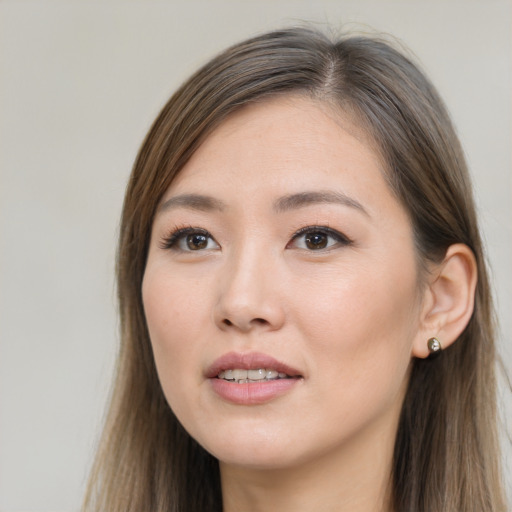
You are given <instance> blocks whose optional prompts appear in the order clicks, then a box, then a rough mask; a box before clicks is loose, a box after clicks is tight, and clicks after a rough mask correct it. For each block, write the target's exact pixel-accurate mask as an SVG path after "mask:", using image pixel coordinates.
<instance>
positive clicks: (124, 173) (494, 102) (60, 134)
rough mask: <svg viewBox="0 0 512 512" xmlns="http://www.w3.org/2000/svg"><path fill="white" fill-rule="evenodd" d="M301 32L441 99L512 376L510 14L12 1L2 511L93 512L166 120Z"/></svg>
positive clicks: (7, 49) (375, 5)
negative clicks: (242, 62) (391, 64)
mask: <svg viewBox="0 0 512 512" xmlns="http://www.w3.org/2000/svg"><path fill="white" fill-rule="evenodd" d="M303 21H313V22H314V23H315V25H316V26H320V27H323V26H326V25H327V24H329V25H330V26H332V27H334V28H335V29H336V30H340V29H342V30H349V29H351V28H359V29H361V27H362V26H363V29H364V25H367V26H368V27H373V28H374V29H376V30H377V31H382V32H387V33H391V34H393V35H394V36H396V37H398V38H399V39H401V40H403V41H404V43H405V44H406V45H407V46H408V47H409V48H410V49H411V50H412V51H413V52H414V55H415V56H416V58H417V60H418V61H419V62H420V63H421V64H422V66H423V68H424V69H425V70H426V71H427V73H428V74H429V76H430V77H431V78H432V80H433V81H434V83H435V84H436V85H437V86H438V88H439V90H440V92H441V94H442V96H443V97H444V99H445V101H446V103H447V105H448V108H449V110H450V111H451V113H452V116H453V118H454V121H455V124H456V126H457V128H458V131H459V134H460V137H461V139H462V143H463V145H464V148H465V150H466V153H467V157H468V160H469V164H470V168H471V171H472V173H473V176H474V182H475V190H476V196H477V201H478V206H479V210H480V214H481V222H482V227H483V230H484V236H485V239H486V243H487V247H488V253H489V261H490V265H491V267H492V276H493V282H494V289H495V291H496V298H497V304H498V312H499V318H500V320H501V332H500V344H501V350H502V353H503V354H504V359H505V365H506V366H507V367H508V369H509V371H510V368H511V367H512V349H511V347H510V341H511V334H512V291H511V289H512V286H511V285H512V162H511V160H512V155H511V149H510V148H511V140H512V129H511V123H512V122H511V119H512V110H511V91H512V78H511V75H512V71H511V61H512V50H511V27H512V24H511V21H512V4H511V2H510V1H505V2H504V1H494V0H479V1H476V0H460V1H453V0H448V1H446V0H444V1H442V0H431V1H414V0H409V1H405V0H402V1H394V2H391V1H381V0H357V1H355V0H354V1H343V0H336V1H329V0H322V1H319V0H316V1H314V2H313V1H311V0H304V1H298V0H297V1H279V2H276V1H271V0H258V1H256V0H244V1H227V0H224V1H221V0H213V1H203V2H200V1H190V0H189V1H186V2H185V1H179V2H178V1H159V2H155V1H139V2H134V1H119V2H113V1H102V2H85V1H82V2H81V1H69V0H66V1H45V0H36V1H25V0H17V1H7V0H4V1H2V2H0V244H1V246H0V249H1V252H0V315H1V316H0V336H1V339H0V510H1V511H3V512H21V511H25V512H49V511H62V512H70V511H77V510H78V509H79V507H80V502H81V497H82V494H83V491H84V486H85V481H86V475H87V471H88V468H89V466H90V463H91V460H92V456H93V451H94V446H95V443H96V441H97V437H98V434H99V428H100V425H101V422H102V417H103V411H104V407H105V402H106V399H107V396H108V392H109V386H110V379H111V374H112V369H113V363H114V358H115V353H116V348H117V342H118V336H117V318H116V304H115V287H114V279H113V273H114V258H115V246H116V237H117V226H118V218H119V214H120V209H121V203H122V198H123V192H124V187H125V184H126V181H127V178H128V175H129V172H130V169H131V165H132V162H133V160H134V158H135V155H136V151H137V149H138V147H139V145H140V143H141V141H142V138H143V137H144V135H145V132H146V131H147V129H148V128H149V126H150V123H151V122H152V120H153V118H154V117H155V116H156V114H157V113H158V111H159V109H160V108H161V107H162V106H163V104H164V102H165V101H166V100H167V98H168V97H169V96H170V94H171V92H172V91H173V90H174V89H175V88H176V87H177V86H178V85H179V84H180V82H182V81H183V80H184V79H185V78H186V77H187V76H188V75H189V74H190V73H191V72H192V71H193V70H195V68H197V67H198V66H199V65H200V64H202V63H203V62H205V61H206V60H207V59H208V58H209V57H211V56H212V55H213V54H215V53H216V52H218V51H220V50H221V49H223V48H224V47H225V46H226V45H228V44H231V43H234V42H235V41H238V40H240V39H242V38H246V37H248V36H250V35H253V34H255V33H258V32H261V31H265V30H269V29H272V28H277V27H280V26H283V25H290V24H297V23H301V22H303ZM500 395H501V399H502V404H504V405H503V408H506V409H507V410H508V413H507V414H508V418H509V419H508V427H509V432H510V424H511V422H510V417H511V413H510V411H511V406H510V393H508V394H507V393H506V392H505V391H504V388H502V391H501V393H500ZM507 401H508V403H507V404H505V402H507ZM504 453H505V454H506V456H505V458H506V459H507V460H508V464H509V465H510V459H511V456H510V442H507V443H505V446H504ZM510 474H511V473H510V469H509V470H508V477H507V478H508V482H509V486H510V481H511V478H510Z"/></svg>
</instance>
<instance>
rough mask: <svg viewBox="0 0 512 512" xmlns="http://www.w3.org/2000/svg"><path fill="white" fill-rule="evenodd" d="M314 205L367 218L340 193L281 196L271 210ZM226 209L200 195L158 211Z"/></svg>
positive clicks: (164, 205) (167, 204) (356, 203)
mask: <svg viewBox="0 0 512 512" xmlns="http://www.w3.org/2000/svg"><path fill="white" fill-rule="evenodd" d="M314 204H340V205H342V206H348V207H350V208H355V209H356V210H359V211H361V212H362V213H364V214H365V215H367V216H369V214H368V212H367V211H366V209H365V208H364V206H363V205H362V204H361V203H360V202H359V201H357V200H356V199H353V198H351V197H349V196H347V195H345V194H343V193H341V192H334V191H330V190H327V191H311V192H299V193H297V194H290V195H287V196H283V197H280V198H279V199H277V200H276V201H275V202H274V206H273V208H274V211H275V212H276V213H284V212H287V211H290V210H296V209H299V208H305V207H307V206H310V205H314ZM226 207H227V205H226V203H224V202H223V201H221V200H220V199H216V198H214V197H211V196H205V195H201V194H181V195H178V196H174V197H171V198H169V199H167V201H164V202H163V203H162V204H161V205H160V207H159V208H158V210H159V211H160V212H163V211H168V210H172V209H174V208H186V209H189V210H197V211H202V212H209V211H223V210H225V209H226Z"/></svg>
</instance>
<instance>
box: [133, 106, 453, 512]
mask: <svg viewBox="0 0 512 512" xmlns="http://www.w3.org/2000/svg"><path fill="white" fill-rule="evenodd" d="M312 191H313V192H325V191H331V192H332V191H335V192H337V193H339V194H343V195H344V197H346V198H349V200H348V201H344V202H341V203H340V202H312V203H308V204H306V205H305V204H302V205H300V206H298V205H295V206H290V205H289V207H288V208H286V209H282V210H280V211H276V208H275V204H276V201H278V200H279V199H280V198H283V197H286V196H289V195H292V194H298V193H303V192H312ZM183 194H200V195H205V196H209V197H210V198H213V200H214V201H215V202H214V204H213V205H212V204H209V205H208V204H203V203H201V204H198V203H197V202H195V203H194V204H185V203H184V202H183V201H181V202H180V201H178V202H176V200H175V198H176V197H178V196H181V195H183ZM173 199H174V201H175V202H174V203H173ZM218 202H222V207H219V204H218ZM210 203H211V201H210ZM356 205H358V206H356ZM307 226H325V227H328V228H330V229H332V230H336V231H337V232H339V233H341V234H343V235H344V236H345V237H346V238H348V239H349V240H350V242H346V241H342V242H340V241H339V240H336V239H334V238H332V237H327V235H326V234H325V233H324V234H322V230H319V229H318V228H313V230H312V231H313V232H314V233H316V234H317V236H320V240H322V241H324V242H325V241H326V242H327V247H325V248H316V249H311V248H309V247H308V245H307V244H306V239H305V236H304V235H300V236H296V233H297V231H298V230H300V229H301V228H304V227H307ZM190 227H193V228H198V229H199V234H204V232H205V231H206V232H208V233H209V235H208V236H207V238H206V240H207V245H206V247H205V248H200V249H196V250H190V248H189V245H187V240H186V237H181V238H179V239H178V240H177V241H175V242H174V245H172V247H164V245H165V243H166V240H167V239H168V237H169V235H170V234H172V233H173V232H174V231H176V229H177V228H178V229H179V228H190ZM210 235H211V238H210ZM313 236H314V234H313ZM322 237H323V238H322ZM317 240H318V238H317ZM168 245H169V244H168ZM320 245H321V244H320ZM193 247H195V246H193ZM418 281H419V278H418V268H417V257H416V254H415V250H414V245H413V236H412V227H411V224H410V221H409V219H408V216H407V214H406V212H405V211H404V209H403V207H402V206H401V204H400V203H399V202H398V201H397V199H396V198H395V197H394V195H393V193H392V192H391V191H390V189H389V187H388V185H387V183H386V181H385V179H384V175H383V169H382V165H381V163H380V160H379V158H378V155H377V153H376V152H375V151H373V150H372V149H371V145H370V144H369V143H368V142H367V141H366V140H365V138H364V136H363V135H362V134H361V132H360V131H359V130H358V129H357V127H356V126H354V125H353V124H352V123H350V122H349V120H348V119H345V118H344V117H343V116H340V115H339V113H336V114H335V113H333V112H332V110H330V109H329V108H328V107H327V106H326V105H324V104H321V103H319V102H315V101H313V100H311V99H307V98H303V97H285V98H283V97H281V98H276V99H272V100H266V101H265V102H262V103H259V104H255V105H251V106H248V107H244V108H243V109H241V110H240V111H238V112H237V113H235V114H233V115H232V116H231V117H229V118H228V119H227V120H226V121H224V123H223V124H221V125H220V126H219V127H218V128H217V129H216V130H215V131H214V132H213V133H212V134H211V135H210V136H209V137H208V138H207V139H206V141H205V142H204V143H203V144H202V145H201V146H200V148H199V149H198V150H197V151H196V152H195V154H194V155H193V156H192V158H191V160H190V161H189V162H188V163H187V165H186V166H185V167H184V169H183V170H182V171H181V173H180V174H179V175H178V177H177V178H176V179H175V180H174V182H173V183H172V185H171V186H170V188H169V189H168V191H167V193H166V194H165V196H164V198H163V200H162V203H161V208H160V209H159V211H158V212H157V215H156V217H155V221H154V225H153V230H152V237H151V244H150V250H149V255H148V260H147V267H146V271H145V276H144V281H143V290H142V291H143V302H144V308H145V313H146V318H147V323H148V328H149V332H150V337H151V342H152V346H153V351H154V356H155V361H156V365H157V370H158V374H159V378H160V381H161V384H162V387H163V390H164V393H165V395H166V398H167V400H168V402H169V404H170V406H171V407H172V409H173V411H174V412H175V414H176V415H177V417H178V419H179V420H180V422H182V424H183V425H184V427H185V428H186V429H187V431H188V432H189V433H190V434H191V435H192V436H193V437H194V438H195V439H196V440H197V441H198V442H199V443H200V444H201V445H202V446H203V447H204V448H205V449H206V450H208V451H209V452H210V453H212V454H213V455H214V456H215V457H217V458H218V459H219V461H220V469H221V479H222V488H223V496H224V510H225V511H226V512H230V511H232V510H233V511H234V510H246V511H262V510H270V509H278V510H281V511H288V510H290V511H291V510H293V511H295V512H297V511H300V510H309V511H310V510H313V509H314V508H316V509H318V510H322V511H330V510H336V511H351V512H357V511H365V512H368V511H377V510H378V511H382V510H388V509H389V505H388V483H389V478H390V468H391V460H392V452H393V443H394V438H395V435H396V428H397V421H398V417H399V413H400V407H401V405H402V401H403V397H404V393H405V390H406V386H407V381H408V375H409V369H410V362H411V357H412V356H413V355H414V350H415V348H414V347H415V346H420V344H421V346H422V347H423V345H425V346H426V339H427V337H428V336H427V335H426V332H425V327H424V322H423V319H424V317H425V304H427V306H428V307H430V308H432V302H433V294H432V293H429V295H428V296H426V293H427V292H425V291H422V290H425V288H424V287H420V286H419V285H418ZM445 288H446V286H445ZM435 334H437V333H436V332H432V333H430V335H435ZM422 350H424V349H422ZM254 351H257V352H260V353H264V354H268V355H270V356H272V357H274V358H275V359H277V360H279V361H282V362H284V363H286V364H288V365H289V366H292V367H293V368H295V369H297V370H298V371H299V373H300V376H301V377H300V379H297V380H296V382H295V383H294V385H293V386H292V388H291V389H290V390H289V391H287V392H286V393H284V394H281V395H279V396H277V397H275V398H274V399H271V400H269V401H266V402H264V403H261V404H252V405H240V404H234V403H231V402H229V401H227V400H225V399H223V398H222V397H220V396H219V395H218V394H217V393H216V392H215V391H214V390H213V388H212V385H211V382H210V380H209V379H207V378H206V377H205V372H206V370H207V368H208V367H209V366H210V365H211V364H212V363H213V362H214V361H215V360H216V359H217V358H219V357H220V356H222V355H223V354H226V353H228V352H237V353H250V352H254ZM425 355H426V354H425Z"/></svg>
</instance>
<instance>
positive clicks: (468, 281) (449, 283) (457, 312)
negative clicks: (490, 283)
mask: <svg viewBox="0 0 512 512" xmlns="http://www.w3.org/2000/svg"><path fill="white" fill-rule="evenodd" d="M476 283H477V267H476V261H475V257H474V255H473V252H472V251H471V249H470V248H469V247H468V246H467V245H465V244H454V245H451V246H450V247H449V248H448V250H447V251H446V255H445V257H444V259H443V261H442V262H441V263H440V264H439V265H437V266H436V268H435V269H434V270H433V272H432V274H431V277H430V281H429V284H428V286H427V289H426V291H425V297H424V307H423V310H422V313H421V318H420V329H419V330H418V335H417V337H416V339H415V341H414V346H413V355H414V356H415V357H420V358H426V357H428V356H429V354H430V351H429V347H428V340H429V339H430V338H432V337H435V338H437V339H438V340H439V341H440V343H441V344H442V347H443V348H447V347H449V346H450V345H451V344H452V343H453V342H455V341H456V340H457V338H458V337H459V336H460V335H461V333H462V332H463V331H464V329H465V328H466V326H467V324H468V322H469V320H470V318H471V315H472V314H473V307H474V299H475V289H476Z"/></svg>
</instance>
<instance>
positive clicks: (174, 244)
mask: <svg viewBox="0 0 512 512" xmlns="http://www.w3.org/2000/svg"><path fill="white" fill-rule="evenodd" d="M191 234H201V235H204V236H206V237H208V238H209V239H210V240H213V242H215V244H216V245H217V247H218V246H219V244H218V243H217V241H216V240H215V239H214V238H213V236H212V235H211V233H210V232H209V231H207V230H206V229H203V228H197V227H193V226H185V227H175V228H174V229H173V230H172V231H171V232H170V233H169V234H168V235H166V236H164V237H163V238H162V239H161V241H160V248H161V249H164V250H175V251H182V252H195V251H186V250H184V249H181V248H180V247H178V244H179V242H180V241H181V240H182V239H183V238H184V237H186V236H187V235H191ZM203 250H205V249H203ZM197 252H201V251H200V250H198V251H197Z"/></svg>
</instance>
